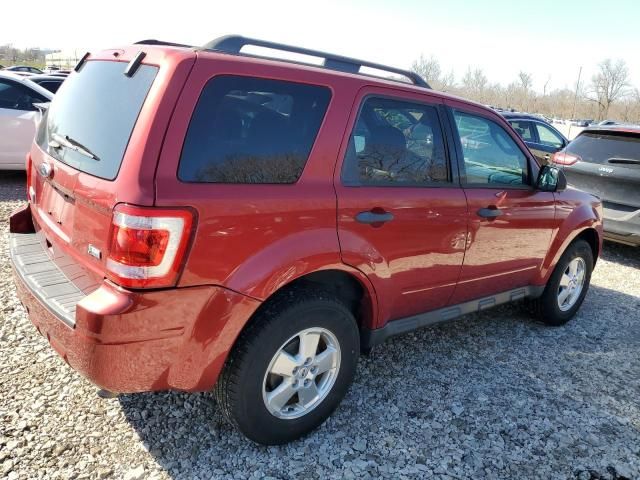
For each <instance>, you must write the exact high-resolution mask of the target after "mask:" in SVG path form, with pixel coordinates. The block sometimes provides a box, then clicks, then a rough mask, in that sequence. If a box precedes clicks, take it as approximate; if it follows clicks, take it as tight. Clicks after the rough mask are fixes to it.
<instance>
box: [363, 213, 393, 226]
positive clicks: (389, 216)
mask: <svg viewBox="0 0 640 480" xmlns="http://www.w3.org/2000/svg"><path fill="white" fill-rule="evenodd" d="M391 220H393V213H390V212H375V211H368V212H360V213H359V214H357V215H356V222H359V223H366V224H369V225H371V224H376V223H379V224H382V223H387V222H390V221H391Z"/></svg>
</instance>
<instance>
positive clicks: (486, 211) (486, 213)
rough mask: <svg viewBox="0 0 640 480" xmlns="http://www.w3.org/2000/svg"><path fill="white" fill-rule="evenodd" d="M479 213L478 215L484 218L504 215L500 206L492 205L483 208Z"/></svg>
mask: <svg viewBox="0 0 640 480" xmlns="http://www.w3.org/2000/svg"><path fill="white" fill-rule="evenodd" d="M477 213H478V216H480V217H482V218H496V217H499V216H500V215H502V210H500V209H499V208H498V207H494V206H491V207H488V208H481V209H480V210H478V212H477Z"/></svg>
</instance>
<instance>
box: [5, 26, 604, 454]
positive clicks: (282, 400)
mask: <svg viewBox="0 0 640 480" xmlns="http://www.w3.org/2000/svg"><path fill="white" fill-rule="evenodd" d="M246 46H256V47H264V48H270V49H272V50H273V49H276V50H281V51H284V52H289V53H302V54H305V55H308V56H313V57H320V58H323V59H324V63H323V66H318V65H302V64H299V63H296V62H287V61H284V60H277V59H268V58H261V57H257V56H251V55H247V54H245V52H244V51H242V50H243V48H244V47H246ZM113 52H114V51H113V50H106V51H103V52H100V53H97V54H91V55H89V56H85V57H84V58H83V60H82V61H81V62H80V63H79V66H78V68H77V70H78V71H77V72H74V73H72V74H71V75H70V77H69V78H68V79H67V80H66V83H65V86H64V87H63V88H62V89H61V90H60V92H59V93H58V94H56V96H55V98H54V99H53V101H52V102H51V106H50V107H49V109H48V110H47V112H46V114H45V118H43V121H42V122H41V125H40V128H39V129H38V133H37V135H36V139H35V142H34V144H33V146H32V149H31V152H30V155H29V157H28V172H27V176H28V179H29V180H28V188H27V191H28V196H29V203H28V204H27V206H25V207H24V208H22V209H20V210H18V211H17V212H15V213H14V214H13V215H12V216H11V219H10V232H11V248H10V253H11V259H12V263H13V265H14V269H15V270H14V271H15V274H16V285H17V290H18V294H19V297H20V299H21V300H22V302H23V303H24V304H25V305H26V308H27V311H28V312H29V314H30V318H31V320H32V321H33V323H34V324H35V325H36V326H37V328H38V330H39V331H40V332H41V333H42V334H43V335H45V337H46V338H47V339H49V341H50V342H51V344H52V345H53V346H55V349H56V351H57V352H58V353H59V354H60V355H62V356H63V357H64V358H65V360H66V361H67V362H68V363H69V365H71V366H72V367H73V368H75V369H77V370H78V371H80V372H81V373H82V374H84V375H85V376H87V377H88V378H89V379H91V380H92V381H93V382H94V383H96V384H98V385H100V386H101V387H102V388H104V389H107V390H111V391H114V392H139V391H148V390H165V389H176V390H185V391H202V390H210V389H212V388H214V385H215V390H216V396H217V399H218V405H219V407H220V409H221V410H222V411H223V412H224V413H225V415H226V416H227V418H228V419H229V420H230V421H231V423H232V424H233V425H235V426H236V427H237V428H238V429H239V430H240V431H241V432H243V433H244V434H245V435H246V436H248V437H249V438H251V439H253V440H254V441H257V442H260V443H265V444H278V443H284V442H287V441H290V440H292V439H295V438H298V437H299V436H301V435H304V434H306V433H308V432H309V431H310V430H312V429H313V428H315V427H317V426H318V425H320V424H321V423H322V422H323V421H324V420H325V419H326V418H327V417H328V416H329V415H330V414H331V412H332V411H333V410H334V409H335V408H336V407H337V406H338V404H339V402H340V401H341V399H342V398H343V397H344V395H345V393H346V392H347V390H348V388H349V386H350V384H351V382H352V379H353V376H354V374H355V370H356V366H357V362H358V357H359V354H360V352H361V350H364V351H368V350H370V349H371V348H373V346H375V345H378V344H380V343H382V342H383V341H384V340H385V339H387V338H389V337H391V336H393V335H398V334H401V333H404V332H408V331H411V330H414V329H416V328H419V327H423V326H427V325H431V324H434V323H437V322H442V321H448V320H451V319H453V318H455V317H458V316H460V315H462V314H465V313H469V312H474V311H479V310H484V309H486V308H489V307H491V306H494V305H498V304H503V303H506V302H510V301H516V300H524V299H528V300H529V301H531V302H532V305H533V309H534V310H535V312H536V314H537V316H538V318H540V319H541V321H543V322H545V323H547V324H549V325H561V324H563V323H565V322H567V321H569V320H570V319H571V318H572V317H573V315H574V314H575V313H576V311H577V310H578V308H579V307H580V305H581V303H582V301H583V299H584V298H585V295H586V293H587V289H588V287H589V281H590V274H591V270H592V268H593V265H594V262H595V261H596V258H597V257H598V254H599V252H600V246H601V241H600V238H601V221H600V215H601V205H600V202H599V201H598V200H597V199H596V198H595V197H593V196H592V195H589V194H586V193H584V192H580V191H577V190H573V189H565V187H566V180H565V179H564V176H563V174H562V172H561V170H559V169H557V168H556V167H552V166H543V167H540V166H539V165H538V163H537V162H536V161H535V160H534V158H533V156H532V155H531V152H530V151H529V150H528V149H527V148H526V146H525V144H524V143H523V141H522V139H521V138H520V137H518V135H516V134H515V132H514V131H513V129H512V128H511V127H509V125H508V123H507V122H506V120H505V119H504V118H503V117H501V116H500V115H498V114H497V113H496V112H494V111H492V110H491V109H488V108H486V107H483V106H481V105H478V104H476V103H473V102H470V101H467V100H463V99H460V98H456V97H453V96H449V95H447V94H443V93H440V92H436V91H433V90H431V89H430V88H429V86H428V85H427V83H426V82H425V81H424V80H423V79H422V78H420V77H419V76H418V75H416V74H415V73H413V72H408V71H404V70H398V69H395V68H393V67H387V66H384V65H377V64H372V63H369V62H363V61H360V60H355V59H350V58H346V57H342V56H336V55H332V54H328V53H324V52H318V51H312V50H306V49H301V48H298V47H291V46H286V45H281V44H274V43H271V42H263V41H260V40H252V39H245V38H243V37H238V36H230V37H223V38H220V39H217V40H214V41H212V42H210V43H208V44H207V45H205V46H204V47H202V48H197V49H196V48H192V47H185V46H180V45H176V44H168V43H163V42H158V41H155V40H153V41H143V42H140V43H138V44H136V45H132V46H130V47H125V48H121V49H118V50H117V52H118V55H117V57H116V56H114V55H113ZM362 67H369V68H376V69H378V70H383V71H385V72H386V73H393V74H396V75H402V76H404V77H406V78H407V79H408V80H409V81H410V82H411V84H409V83H405V82H401V81H396V80H392V79H385V78H377V77H372V76H368V75H363V74H359V73H358V72H359V71H360V69H361V68H362ZM239 199H241V201H239ZM558 205H560V206H561V208H556V207H557V206H558Z"/></svg>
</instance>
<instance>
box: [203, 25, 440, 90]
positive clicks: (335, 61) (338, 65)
mask: <svg viewBox="0 0 640 480" xmlns="http://www.w3.org/2000/svg"><path fill="white" fill-rule="evenodd" d="M247 45H253V46H256V47H264V48H270V49H272V50H280V51H283V52H291V53H298V54H302V55H309V56H311V57H320V58H324V63H323V65H322V66H323V67H325V68H329V69H331V70H338V71H341V72H347V73H360V69H361V68H362V67H368V68H374V69H376V70H381V71H385V72H389V73H395V74H397V75H401V76H403V77H406V78H408V79H409V80H411V82H412V83H413V84H414V85H417V86H420V87H424V88H431V87H430V86H429V84H428V83H427V82H425V81H424V79H423V78H422V77H421V76H420V75H418V74H417V73H415V72H411V71H409V70H402V69H400V68H395V67H389V66H387V65H381V64H379V63H373V62H367V61H364V60H358V59H355V58H350V57H343V56H341V55H334V54H332V53H327V52H321V51H319V50H311V49H308V48H302V47H295V46H292V45H285V44H282V43H275V42H269V41H266V40H257V39H255V38H247V37H243V36H241V35H226V36H224V37H219V38H216V39H215V40H211V41H210V42H209V43H206V44H204V45H203V46H202V48H203V49H205V50H214V51H216V52H223V53H230V54H233V55H241V52H240V50H242V48H243V47H245V46H247ZM242 55H245V54H242ZM251 56H261V55H251ZM276 60H282V59H281V58H276ZM285 61H286V60H285ZM298 63H301V62H298ZM312 65H313V64H312ZM316 66H317V65H316Z"/></svg>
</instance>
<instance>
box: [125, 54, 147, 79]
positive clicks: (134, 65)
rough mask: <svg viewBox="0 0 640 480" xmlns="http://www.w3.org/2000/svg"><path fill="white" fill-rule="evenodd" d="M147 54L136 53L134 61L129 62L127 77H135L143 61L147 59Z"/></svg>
mask: <svg viewBox="0 0 640 480" xmlns="http://www.w3.org/2000/svg"><path fill="white" fill-rule="evenodd" d="M146 56H147V54H146V53H145V52H143V51H139V52H138V53H136V56H135V57H133V60H131V61H130V62H129V65H127V68H125V69H124V74H125V76H126V77H133V75H134V74H135V73H136V72H137V71H138V68H139V67H140V65H141V64H142V60H144V57H146Z"/></svg>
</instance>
